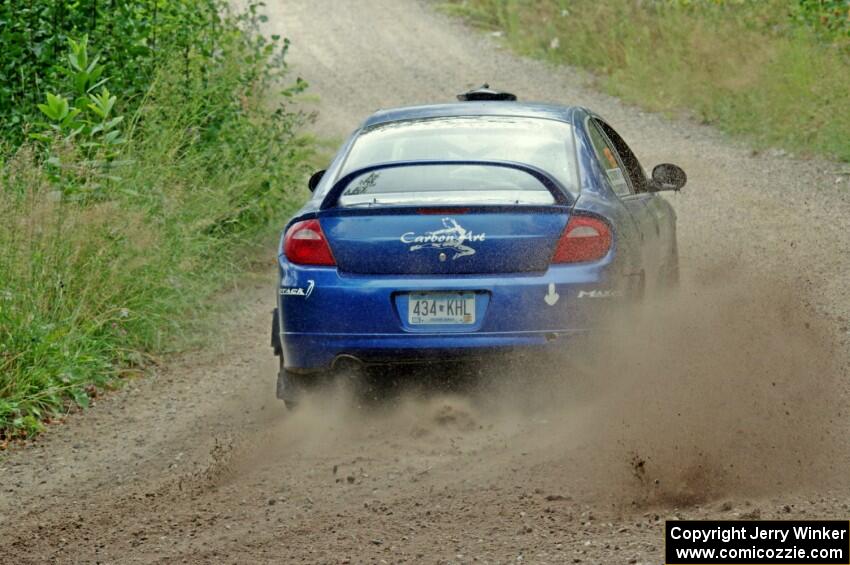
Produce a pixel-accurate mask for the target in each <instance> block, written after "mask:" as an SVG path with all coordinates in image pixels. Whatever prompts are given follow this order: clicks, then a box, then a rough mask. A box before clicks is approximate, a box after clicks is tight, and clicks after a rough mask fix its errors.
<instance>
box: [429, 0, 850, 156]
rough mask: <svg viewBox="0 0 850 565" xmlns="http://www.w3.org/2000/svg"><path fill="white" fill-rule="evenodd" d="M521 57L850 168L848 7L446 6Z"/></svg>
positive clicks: (801, 0)
mask: <svg viewBox="0 0 850 565" xmlns="http://www.w3.org/2000/svg"><path fill="white" fill-rule="evenodd" d="M444 6H445V9H446V10H447V11H449V12H450V13H453V14H457V15H461V16H463V17H464V18H466V19H467V20H468V21H470V22H472V23H473V24H475V25H478V26H480V27H482V28H485V29H487V30H490V31H493V32H495V33H496V34H498V35H501V36H503V37H504V38H505V40H506V41H507V43H508V44H509V45H510V46H511V47H513V48H514V49H516V50H517V51H518V52H520V53H522V54H525V55H530V56H534V57H538V58H541V59H545V60H547V61H552V62H555V63H566V64H569V65H573V66H576V67H581V68H584V69H587V70H589V71H591V72H592V73H593V74H594V76H595V77H597V79H598V82H599V84H600V86H601V87H602V88H603V89H604V90H606V91H607V92H609V93H611V94H613V95H616V96H619V97H621V98H623V99H625V100H628V101H631V102H633V103H637V104H639V105H641V106H644V107H646V108H648V109H650V110H655V111H662V112H666V113H675V112H682V111H685V112H689V113H691V114H692V115H694V116H695V117H697V118H698V119H700V120H702V121H704V122H705V123H711V124H715V125H717V126H718V127H720V128H721V129H723V130H725V131H727V132H729V133H732V134H738V135H742V136H745V137H746V138H748V139H749V140H750V142H752V143H754V144H756V145H757V146H768V145H773V146H780V147H784V148H786V149H788V150H792V151H795V152H798V153H802V154H821V155H825V156H827V157H833V158H838V159H841V160H844V161H850V0H610V1H606V2H600V1H598V0H528V1H526V0H522V1H520V0H451V1H450V2H448V3H446V4H444Z"/></svg>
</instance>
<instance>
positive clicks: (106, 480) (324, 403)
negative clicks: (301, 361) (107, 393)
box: [0, 0, 850, 563]
mask: <svg viewBox="0 0 850 565" xmlns="http://www.w3.org/2000/svg"><path fill="white" fill-rule="evenodd" d="M269 12H270V14H269V15H270V21H269V24H268V25H269V27H270V31H272V30H273V31H275V32H278V33H281V34H282V35H284V36H286V37H289V38H290V39H291V40H292V45H293V46H292V50H291V58H290V62H291V64H292V66H293V69H294V70H295V72H297V73H298V74H299V75H301V76H303V77H304V78H305V79H306V80H307V81H308V82H309V83H310V85H311V92H312V93H314V94H318V95H319V97H320V100H319V102H317V103H316V104H315V109H317V110H318V111H319V117H318V120H317V122H316V124H315V129H316V131H317V133H319V134H320V135H322V136H330V137H336V138H342V137H343V136H344V135H346V134H347V133H348V132H349V131H351V129H353V128H354V127H355V126H356V125H357V124H358V123H359V122H360V121H361V120H362V119H363V118H364V117H365V116H366V115H368V114H369V113H370V112H372V111H374V110H375V109H377V108H380V107H391V106H398V105H409V104H416V103H429V102H434V101H440V100H450V99H452V97H453V95H454V93H456V92H458V91H461V90H464V89H466V88H469V87H472V86H477V85H478V84H480V83H482V82H485V81H487V82H490V83H491V84H492V85H494V86H498V87H500V88H504V89H507V90H512V91H514V92H516V93H517V94H519V95H520V97H521V98H522V99H534V100H541V101H552V102H562V103H571V104H582V105H586V106H589V107H592V108H594V109H595V110H597V111H598V112H600V113H601V114H602V115H604V116H606V117H607V118H608V119H609V120H610V121H611V122H612V123H613V124H614V125H615V126H617V127H618V130H620V131H621V133H622V134H623V135H624V137H625V138H626V139H627V140H629V142H630V144H631V145H632V146H633V148H634V149H635V150H636V152H637V153H638V155H639V157H641V159H642V161H643V163H644V165H647V166H649V167H651V166H652V165H653V164H655V163H656V162H661V161H671V162H675V163H677V164H680V165H682V166H683V167H684V168H685V170H686V171H688V174H689V178H690V180H689V185H688V187H687V188H686V190H685V192H684V193H683V194H681V195H677V196H673V197H671V198H672V199H673V202H674V205H675V206H676V209H677V212H678V214H679V226H680V252H681V256H682V266H683V275H684V280H685V286H684V289H683V290H684V291H683V293H682V295H683V296H682V297H680V298H678V299H676V300H674V301H671V305H658V304H656V305H653V306H652V308H657V310H653V309H650V311H649V312H648V313H647V312H643V313H638V316H639V318H638V319H639V320H644V321H645V323H646V325H645V326H641V327H642V328H643V327H645V328H647V329H646V331H642V332H640V333H639V334H637V335H628V334H627V335H624V336H621V338H622V340H621V341H618V342H617V343H618V347H617V348H616V349H615V351H614V352H613V353H612V352H611V351H605V352H603V355H602V357H605V356H607V359H606V361H605V363H604V375H605V377H606V380H605V382H603V383H599V384H591V385H589V384H588V380H587V379H583V378H582V376H583V375H584V376H586V375H588V374H594V373H593V371H594V370H598V369H599V366H598V365H597V366H595V367H594V365H593V364H592V361H588V366H587V367H572V368H571V369H570V371H573V372H575V373H576V374H567V372H565V371H562V370H560V367H556V369H557V370H555V371H553V370H552V366H551V365H549V364H547V361H546V360H524V361H522V362H521V364H519V365H518V367H508V368H505V367H504V366H501V365H498V364H496V363H495V362H494V366H492V367H487V366H485V368H484V372H485V373H488V374H489V373H507V375H508V376H507V378H503V379H501V380H500V379H499V378H496V379H494V380H495V383H496V384H494V385H493V386H492V388H485V389H484V390H482V391H473V392H470V393H466V394H459V395H456V394H449V393H439V392H434V391H431V392H428V393H425V394H418V395H417V394H412V393H411V394H410V395H409V396H402V397H400V398H397V399H395V401H394V402H390V403H386V404H385V405H369V406H366V407H357V406H353V405H352V403H351V402H350V401H349V399H348V398H347V396H346V394H344V393H343V392H340V393H338V394H329V395H328V397H327V398H321V399H316V400H315V401H314V402H313V403H312V404H310V405H308V406H306V407H305V409H304V410H302V411H300V412H299V413H296V414H294V415H291V414H287V413H286V412H285V410H284V409H283V408H282V406H280V405H278V403H277V402H276V401H275V399H274V398H273V395H274V374H275V363H274V359H273V358H272V357H271V355H270V351H269V348H268V346H267V332H268V328H267V326H268V317H269V314H268V313H269V311H270V309H271V308H272V306H273V298H274V297H273V293H272V292H270V290H271V288H273V287H272V285H273V274H272V273H273V269H272V265H271V264H270V265H269V271H268V272H269V274H268V276H267V277H264V278H263V280H260V281H257V280H256V279H255V280H253V282H250V283H246V285H244V286H243V287H242V288H239V289H235V290H233V291H232V292H231V293H230V296H229V297H228V298H227V301H228V302H229V303H232V304H233V308H234V311H235V312H237V314H234V316H232V320H230V321H229V322H228V323H226V324H224V323H223V325H222V327H221V329H220V334H221V336H222V340H221V342H220V344H219V345H218V346H217V347H213V348H210V349H208V350H205V351H200V352H192V353H190V354H186V355H183V356H181V357H180V358H178V359H175V360H173V361H172V362H170V363H169V365H168V367H167V368H165V369H164V370H163V371H161V372H160V373H159V374H158V375H157V376H156V377H155V378H152V379H147V380H143V381H139V382H136V383H132V384H131V385H130V386H129V387H128V388H127V389H126V390H124V391H121V392H120V393H117V394H116V395H114V397H112V398H107V399H105V400H104V401H102V402H99V403H98V406H96V407H94V408H93V409H92V410H90V411H89V412H88V413H86V414H85V415H76V416H72V417H70V418H69V421H68V422H67V424H66V425H64V426H61V427H58V428H57V429H55V430H53V431H51V433H50V434H48V435H47V437H45V438H43V439H42V440H39V442H38V443H37V444H36V446H34V447H33V448H31V449H27V450H21V451H18V452H15V453H12V454H9V455H7V456H4V459H2V460H0V561H4V562H5V561H8V562H14V563H27V562H31V563H42V562H81V561H83V562H93V561H101V562H106V563H115V562H121V563H124V562H144V563H151V562H162V563H175V562H191V563H196V562H197V563H201V562H221V561H229V562H238V563H242V562H282V561H285V562H296V561H300V562H348V561H350V562H367V561H368V562H382V561H383V562H403V561H407V562H417V561H421V560H423V559H425V558H427V559H428V560H431V561H438V562H466V561H471V560H472V559H473V558H477V559H478V560H483V561H497V562H504V561H508V560H512V561H514V560H516V559H517V558H518V557H520V556H522V557H523V558H524V559H525V560H526V561H531V562H564V561H573V560H576V559H578V560H581V562H588V563H599V562H613V561H616V562H625V561H632V562H658V561H659V558H660V553H661V546H662V539H663V538H662V537H661V536H662V531H663V529H662V528H663V525H662V520H663V519H664V518H666V517H668V516H671V515H678V516H682V517H689V518H703V517H726V518H732V517H736V516H741V515H744V516H757V515H760V516H762V517H789V516H791V517H793V516H799V517H824V518H825V517H839V516H843V517H846V515H847V511H848V503H850V493H848V485H847V483H846V482H842V480H841V479H840V478H839V479H838V480H835V479H836V477H835V475H836V473H835V467H838V468H841V467H843V468H845V469H846V464H847V462H848V461H847V455H846V451H847V448H846V445H844V444H841V443H840V442H841V441H843V440H841V437H846V432H847V431H848V430H847V424H846V422H845V420H846V414H847V411H846V398H847V382H848V374H847V371H848V367H847V360H848V358H850V355H848V335H847V329H846V326H848V325H850V322H848V319H850V230H848V228H849V227H850V187H848V181H847V180H846V179H845V180H844V182H843V183H836V178H837V176H836V174H835V173H836V170H837V169H838V165H836V164H835V163H829V162H825V161H818V160H811V161H801V160H795V159H790V158H785V157H780V156H776V155H774V154H771V153H769V152H768V153H765V154H753V152H752V151H750V150H749V149H748V148H747V147H746V146H745V145H743V144H742V143H739V142H733V141H730V140H728V139H726V138H725V137H724V136H722V135H721V134H718V133H717V132H715V131H714V130H712V129H710V128H707V127H704V126H699V125H695V124H692V123H689V122H686V121H672V120H668V119H664V118H662V117H659V116H657V115H652V114H645V113H642V112H640V111H638V110H636V109H634V108H633V107H629V106H626V105H623V104H621V103H620V102H619V101H617V100H616V99H613V98H611V97H607V96H604V95H601V94H599V93H597V92H594V91H593V90H592V89H591V88H589V87H588V86H587V84H588V83H587V81H586V80H585V79H582V78H581V77H580V76H577V75H576V74H575V73H573V72H571V71H570V70H568V69H563V68H560V69H555V68H553V67H550V66H547V65H545V64H542V63H539V62H534V61H528V60H525V59H521V58H517V57H515V56H513V55H511V54H510V53H508V52H506V51H504V50H502V49H501V48H499V47H498V46H497V45H496V44H495V43H494V42H493V41H491V40H490V39H489V38H487V37H486V36H483V35H481V34H479V33H477V32H473V31H470V30H469V29H466V28H464V27H463V26H462V25H460V24H458V23H457V22H455V21H453V20H450V19H448V18H445V17H443V16H441V15H439V14H436V13H435V12H434V11H433V9H432V6H431V5H429V4H427V3H422V2H416V1H412V0H404V1H400V0H374V1H370V2H356V3H355V2H334V1H330V0H312V1H306V0H298V1H286V2H284V1H280V0H278V1H270V2H269ZM809 303H810V304H811V308H805V307H802V306H801V304H803V305H805V304H809ZM762 312H764V313H765V315H762ZM640 316H644V317H643V318H640ZM658 319H661V320H662V322H664V324H661V325H660V326H659V325H654V322H657V321H658ZM665 327H666V328H667V329H665ZM842 328H843V329H842ZM668 344H669V347H667V345H668ZM696 346H699V347H696ZM582 371H584V372H582ZM595 374H597V375H598V374H599V373H598V372H597V373H595ZM741 374H743V376H744V378H745V379H746V380H742V381H740V384H739V383H738V382H736V381H735V380H734V378H740V375H741ZM528 375H535V376H536V377H539V380H538V381H535V383H530V382H529V381H526V380H520V379H518V378H517V377H526V376H528ZM546 377H548V378H546ZM671 377H675V378H676V379H679V378H681V379H683V380H682V381H681V382H674V381H673V380H671ZM771 383H772V384H771ZM662 390H663V391H665V394H658V395H653V391H662ZM600 399H601V400H600ZM750 400H751V401H750ZM783 403H784V404H783ZM774 405H775V407H776V409H774ZM675 406H680V407H681V406H684V407H685V408H687V409H688V410H689V414H690V416H691V423H690V424H685V425H683V424H682V423H681V420H675V419H674V417H673V415H672V412H671V413H670V414H668V413H667V412H668V411H671V407H675ZM785 412H787V413H788V414H787V415H786V413H785ZM697 414H699V417H697ZM670 419H673V421H674V423H675V425H676V426H677V428H676V429H677V430H678V431H677V433H675V434H670V435H669V437H668V436H666V435H665V433H664V425H665V423H666V422H667V421H668V420H670ZM795 429H796V430H797V433H795V432H794V430H795ZM771 431H773V432H772V433H771ZM712 436H713V437H715V438H720V439H721V440H722V439H724V438H728V439H729V441H708V442H706V441H701V440H702V439H703V438H709V437H712ZM798 436H799V437H798ZM836 438H838V439H836ZM836 442H838V443H836ZM677 449H678V451H677ZM830 449H833V450H835V451H836V452H837V453H838V456H837V457H838V459H835V458H830V457H823V454H824V453H825V452H827V451H828V450H830ZM647 453H649V455H647ZM729 461H734V462H735V463H737V464H738V469H739V470H737V471H732V470H730V469H728V468H726V467H724V464H725V463H728V462H729ZM777 462H779V463H780V464H779V465H778V464H777ZM659 463H663V465H659ZM776 467H782V469H780V471H781V472H777V471H776V469H775V468H776ZM662 468H663V469H662ZM663 470H664V472H662V471H663ZM760 474H761V475H760ZM742 475H743V476H742ZM754 477H756V478H754ZM804 479H806V480H804ZM659 485H660V486H659ZM758 487H763V488H758ZM346 560H348V561H346Z"/></svg>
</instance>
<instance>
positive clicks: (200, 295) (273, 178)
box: [0, 2, 311, 447]
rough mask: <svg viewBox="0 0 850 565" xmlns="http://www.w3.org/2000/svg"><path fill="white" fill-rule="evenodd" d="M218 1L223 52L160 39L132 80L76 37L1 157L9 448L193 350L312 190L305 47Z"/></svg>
mask: <svg viewBox="0 0 850 565" xmlns="http://www.w3.org/2000/svg"><path fill="white" fill-rule="evenodd" d="M35 4H36V5H38V3H37V2H35ZM60 4H61V3H60ZM119 4H120V3H119ZM128 4H130V3H129V2H128ZM153 4H157V5H159V6H160V7H163V6H165V5H166V4H169V5H172V3H163V2H155V3H153ZM177 4H180V3H179V2H177V3H174V4H173V5H177ZM189 4H196V3H195V2H193V3H189V2H184V3H183V4H181V5H187V6H188V5H189ZM205 4H209V5H212V4H211V3H205ZM75 5H76V4H75ZM173 5H172V7H173ZM215 6H216V7H217V8H219V10H220V11H219V12H218V13H217V15H216V19H215V20H214V21H215V22H216V28H215V33H214V34H213V33H212V32H209V33H210V35H209V38H208V39H209V41H208V42H207V43H204V42H205V41H207V39H204V40H203V41H200V42H199V45H202V46H203V45H206V47H203V48H195V47H192V48H190V49H189V50H188V52H187V51H185V50H181V49H180V48H176V49H175V50H171V51H164V50H160V49H157V50H156V51H155V55H156V57H157V59H156V64H155V66H152V67H150V75H149V79H148V82H147V83H142V82H134V83H132V84H130V85H129V86H126V89H121V88H119V82H120V81H119V80H116V78H117V77H120V74H118V75H112V74H111V71H110V69H115V68H116V67H115V65H114V62H112V61H111V56H112V53H111V52H108V51H105V50H100V49H98V48H99V45H98V44H97V43H95V42H94V40H93V39H91V38H89V39H86V37H85V36H80V37H79V38H76V39H74V38H68V42H67V45H68V49H67V57H66V53H64V52H63V53H57V58H56V60H57V61H62V60H64V61H67V63H66V64H63V65H62V66H59V65H58V64H57V65H56V66H55V68H53V70H52V71H51V72H52V73H53V75H55V76H54V78H53V79H51V80H53V82H52V83H51V86H50V88H46V87H45V88H44V89H43V90H42V96H41V97H40V98H38V99H33V100H32V105H33V110H34V111H30V110H28V109H23V110H20V112H19V113H18V115H19V116H26V119H27V120H29V122H28V124H27V127H28V129H29V131H30V133H31V134H33V135H32V138H31V139H30V141H26V142H24V143H23V145H21V146H19V147H15V146H14V145H10V143H13V142H14V140H12V141H7V145H6V147H5V150H3V151H2V152H0V215H2V217H3V218H4V221H3V222H2V223H0V241H2V242H3V245H2V246H0V447H2V443H3V441H4V439H3V438H4V434H5V437H6V438H8V437H10V436H14V435H17V434H27V433H32V432H35V431H38V430H39V429H40V427H41V422H42V421H43V420H44V419H45V418H50V417H51V416H52V415H55V414H56V413H61V412H62V411H63V410H64V407H65V406H67V404H68V403H69V402H70V403H75V404H77V405H80V406H86V405H87V404H88V402H89V398H90V397H91V396H92V395H94V394H97V391H98V390H100V389H101V388H103V387H108V386H112V384H114V383H115V382H116V380H115V379H116V378H118V377H120V376H121V375H124V374H127V373H128V372H129V373H133V372H136V371H137V370H138V368H139V367H142V366H144V365H145V363H146V360H147V359H149V356H151V355H155V354H158V353H160V352H162V351H168V350H172V349H173V348H174V347H176V345H175V344H176V343H179V340H177V341H175V338H179V337H181V336H182V335H184V334H185V332H186V331H187V330H190V329H192V324H193V323H194V321H195V320H196V319H198V318H199V316H198V314H197V312H200V311H203V310H204V307H203V304H204V300H205V298H206V297H208V296H209V294H210V292H212V291H214V290H215V289H217V288H219V287H220V286H221V284H222V281H224V280H227V278H228V277H229V276H233V275H235V274H236V273H238V270H239V266H240V264H241V263H240V256H241V254H240V252H239V251H240V249H243V248H244V246H245V245H246V244H247V243H249V242H252V241H254V240H255V239H256V238H257V237H259V236H261V235H266V234H268V233H269V230H270V229H271V226H274V227H275V228H276V227H277V224H278V222H279V221H280V219H281V218H282V216H283V215H284V214H285V213H286V211H287V210H288V209H289V208H291V207H292V206H294V205H295V204H296V203H297V201H298V200H299V198H300V197H299V195H298V194H297V193H296V192H295V191H294V188H293V187H294V186H295V184H296V182H298V183H299V184H300V182H301V181H303V178H304V175H305V170H304V164H303V163H304V160H305V157H307V156H308V155H309V154H310V152H311V145H310V144H309V143H308V142H306V141H305V140H303V139H302V138H300V137H298V134H297V131H298V127H299V126H300V124H301V123H302V121H303V118H302V117H301V116H300V115H299V114H298V113H296V112H294V111H292V110H291V109H290V108H289V106H288V105H287V100H288V96H291V95H293V94H295V93H297V92H299V91H300V90H302V89H303V88H304V87H305V84H304V83H303V82H301V81H300V80H298V81H295V83H293V84H292V85H291V86H290V87H288V88H286V89H285V90H284V92H283V93H284V94H285V95H286V96H283V97H280V96H277V95H278V94H280V92H279V89H280V88H281V86H280V85H281V79H282V78H283V77H284V76H285V74H286V71H287V69H286V64H285V55H286V50H287V48H288V44H287V43H286V42H285V41H281V40H280V38H274V37H273V38H265V37H262V36H261V35H260V34H259V33H258V19H259V15H258V12H257V7H256V6H251V7H250V8H249V10H248V11H247V12H244V13H241V14H232V13H230V12H229V11H228V10H227V9H226V6H224V5H220V4H215ZM193 17H194V16H193ZM98 25H100V24H98ZM116 25H117V24H116ZM186 29H188V30H192V29H194V28H192V27H191V25H189V26H187V28H186ZM201 33H202V34H206V33H208V30H206V31H203V32H201ZM189 39H190V38H188V37H187V38H186V44H189V43H191V42H190V41H188V40H189ZM181 41H182V40H181ZM107 44H108V43H107ZM50 45H53V44H52V43H51V44H50ZM160 45H161V43H160ZM177 45H178V46H179V45H180V43H179V42H178V43H177ZM94 51H100V54H101V57H99V58H98V56H97V55H94ZM128 56H129V55H128ZM134 56H136V57H142V56H149V55H147V54H145V53H140V54H137V55H134ZM137 93H138V94H137ZM133 97H135V98H133ZM128 98H131V99H132V100H128ZM4 429H5V432H3V431H2V430H4Z"/></svg>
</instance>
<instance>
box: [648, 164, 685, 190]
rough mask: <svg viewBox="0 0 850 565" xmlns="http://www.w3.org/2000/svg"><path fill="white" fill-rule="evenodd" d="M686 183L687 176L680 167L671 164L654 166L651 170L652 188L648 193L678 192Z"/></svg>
mask: <svg viewBox="0 0 850 565" xmlns="http://www.w3.org/2000/svg"><path fill="white" fill-rule="evenodd" d="M686 182H688V175H686V174H685V171H684V170H682V167H679V166H677V165H673V164H672V163H661V164H660V165H655V167H654V168H653V169H652V183H651V185H652V187H651V189H650V191H651V192H659V191H662V190H673V191H678V190H681V188H682V187H683V186H685V183H686Z"/></svg>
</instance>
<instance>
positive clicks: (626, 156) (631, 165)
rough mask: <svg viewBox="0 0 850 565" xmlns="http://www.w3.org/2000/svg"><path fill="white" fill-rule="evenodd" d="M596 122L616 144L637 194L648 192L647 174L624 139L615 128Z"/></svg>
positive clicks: (615, 146) (618, 153)
mask: <svg viewBox="0 0 850 565" xmlns="http://www.w3.org/2000/svg"><path fill="white" fill-rule="evenodd" d="M594 121H595V122H596V123H597V125H598V126H599V127H600V128H602V131H604V132H605V136H606V137H607V138H608V139H609V140H610V141H611V143H613V144H614V148H615V149H616V150H617V155H619V157H620V161H622V163H623V165H624V166H625V168H626V174H627V175H628V176H629V180H630V181H631V183H632V187H634V189H635V192H646V191H647V188H648V187H647V185H646V184H647V183H646V173H644V172H643V167H642V166H641V164H640V162H639V161H638V160H637V157H635V154H634V153H633V152H632V150H631V149H629V146H628V145H626V142H625V141H624V140H623V138H622V137H620V135H619V134H618V133H617V132H616V131H614V128H612V127H611V126H609V125H608V124H606V123H605V122H602V121H600V120H594Z"/></svg>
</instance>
